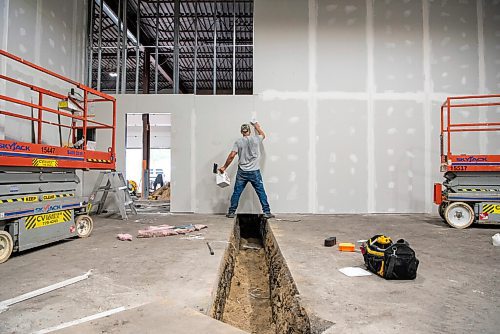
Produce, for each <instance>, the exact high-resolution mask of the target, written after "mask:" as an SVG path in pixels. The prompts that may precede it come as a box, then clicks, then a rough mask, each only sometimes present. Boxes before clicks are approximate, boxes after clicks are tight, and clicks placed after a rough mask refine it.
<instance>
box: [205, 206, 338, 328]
mask: <svg viewBox="0 0 500 334" xmlns="http://www.w3.org/2000/svg"><path fill="white" fill-rule="evenodd" d="M210 315H211V316H212V317H213V318H215V319H217V320H221V321H223V322H226V323H228V324H230V325H232V326H234V327H237V328H240V329H242V330H244V331H246V332H249V333H258V334H275V333H290V334H292V333H320V332H322V331H323V330H324V329H326V328H328V327H329V325H330V323H329V322H327V321H324V320H321V319H318V318H316V317H314V316H310V315H308V313H307V312H306V310H305V309H304V308H303V307H302V306H301V305H300V300H299V292H298V290H297V287H296V285H295V282H294V281H293V277H292V275H291V273H290V271H289V269H288V266H287V264H286V261H285V259H284V258H283V256H282V254H281V251H280V249H279V247H278V244H277V242H276V239H275V238H274V236H273V234H272V231H271V229H270V227H269V224H268V222H267V220H266V219H264V218H262V216H259V215H250V214H245V215H238V216H237V218H236V220H235V224H234V228H233V232H232V234H231V236H230V238H229V242H228V246H227V248H226V252H225V254H224V257H223V260H222V263H221V268H220V273H219V281H218V285H217V291H216V292H215V295H214V301H213V304H212V307H211V310H210ZM311 319H312V320H311Z"/></svg>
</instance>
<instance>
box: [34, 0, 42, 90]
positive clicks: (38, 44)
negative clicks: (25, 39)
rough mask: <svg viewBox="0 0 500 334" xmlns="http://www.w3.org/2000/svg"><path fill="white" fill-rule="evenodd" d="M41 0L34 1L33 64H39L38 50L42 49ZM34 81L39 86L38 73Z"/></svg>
mask: <svg viewBox="0 0 500 334" xmlns="http://www.w3.org/2000/svg"><path fill="white" fill-rule="evenodd" d="M42 2H43V0H38V1H37V2H36V18H35V57H34V58H35V64H40V50H41V49H42V30H43V25H42V6H43V4H42ZM33 81H34V83H35V85H37V86H40V75H34V80H33Z"/></svg>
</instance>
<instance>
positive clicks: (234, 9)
mask: <svg viewBox="0 0 500 334" xmlns="http://www.w3.org/2000/svg"><path fill="white" fill-rule="evenodd" d="M233 95H236V1H235V0H233Z"/></svg>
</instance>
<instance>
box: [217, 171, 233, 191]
mask: <svg viewBox="0 0 500 334" xmlns="http://www.w3.org/2000/svg"><path fill="white" fill-rule="evenodd" d="M215 183H217V185H218V186H219V187H221V188H225V187H228V186H230V185H231V180H230V179H229V176H228V175H227V174H226V172H224V173H222V174H221V173H217V174H215Z"/></svg>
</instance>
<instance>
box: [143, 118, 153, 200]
mask: <svg viewBox="0 0 500 334" xmlns="http://www.w3.org/2000/svg"><path fill="white" fill-rule="evenodd" d="M150 144H151V142H150V129H149V114H142V198H143V199H147V198H148V196H149V160H150V153H149V148H150Z"/></svg>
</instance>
